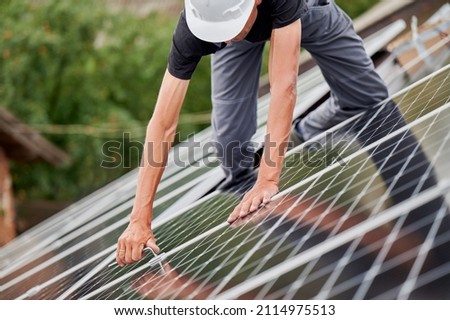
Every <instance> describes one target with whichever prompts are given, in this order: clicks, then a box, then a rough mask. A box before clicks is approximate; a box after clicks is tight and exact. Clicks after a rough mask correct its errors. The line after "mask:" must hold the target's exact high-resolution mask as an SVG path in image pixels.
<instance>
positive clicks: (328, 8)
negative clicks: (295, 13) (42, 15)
mask: <svg viewBox="0 0 450 320" xmlns="http://www.w3.org/2000/svg"><path fill="white" fill-rule="evenodd" d="M309 2H313V4H311V5H308V10H307V12H306V13H305V14H303V16H302V17H301V23H302V39H301V45H302V47H303V48H304V49H306V50H307V51H309V52H310V54H311V55H312V57H313V58H314V59H315V61H316V62H317V64H318V66H319V67H320V69H321V72H322V74H323V75H324V77H325V80H326V81H327V83H328V85H329V86H330V88H331V98H330V99H328V102H327V103H325V104H323V105H322V106H320V107H319V108H317V109H316V110H314V111H312V112H311V113H309V114H308V115H307V116H306V117H305V118H304V119H302V121H301V122H300V123H299V128H300V130H301V132H302V137H303V138H304V139H306V140H308V139H310V138H312V137H314V136H315V135H317V134H319V133H321V132H323V131H325V130H327V129H329V128H331V127H332V126H334V125H336V124H337V123H340V122H342V121H344V120H346V119H348V118H349V117H352V116H353V115H355V114H357V113H360V112H362V111H365V110H367V109H370V108H373V107H374V106H376V105H377V104H379V103H380V102H381V101H383V100H385V99H386V98H387V97H388V90H387V88H386V85H385V84H384V82H383V80H382V79H381V78H380V76H379V75H378V74H377V73H376V71H375V69H374V65H373V63H372V60H371V59H370V57H369V56H368V55H367V53H366V51H365V49H364V47H363V42H362V40H361V38H360V37H359V36H358V35H357V34H356V32H355V30H354V28H353V24H352V21H351V19H350V18H349V17H348V16H347V14H345V13H344V12H343V11H342V10H341V9H340V8H339V7H337V6H336V4H335V3H334V1H333V0H330V1H328V4H325V5H319V4H317V2H319V1H314V0H313V1H309ZM322 2H323V1H322ZM264 44H265V42H260V43H250V42H248V41H245V40H244V41H239V42H232V43H230V44H229V45H227V46H226V47H225V48H224V49H222V50H220V51H218V52H216V53H215V54H214V55H213V56H212V103H213V112H212V127H213V141H215V142H216V146H217V156H218V158H219V160H220V161H221V163H222V168H223V169H224V171H225V174H226V180H225V184H227V183H230V184H232V183H233V182H235V181H238V180H240V177H242V176H245V175H246V174H247V173H248V172H249V168H250V167H251V166H252V165H253V157H254V150H253V147H252V145H251V143H249V141H250V140H251V137H252V136H253V134H254V133H255V131H256V110H257V108H256V105H257V93H258V85H259V77H260V73H261V61H262V52H263V49H264ZM300 103H301V102H300Z"/></svg>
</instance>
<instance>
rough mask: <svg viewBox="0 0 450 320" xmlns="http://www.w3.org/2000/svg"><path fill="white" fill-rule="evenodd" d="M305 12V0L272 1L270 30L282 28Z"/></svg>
mask: <svg viewBox="0 0 450 320" xmlns="http://www.w3.org/2000/svg"><path fill="white" fill-rule="evenodd" d="M306 11H307V6H306V1H305V0H272V28H273V29H277V28H282V27H285V26H287V25H290V24H291V23H293V22H294V21H296V20H298V19H300V17H301V15H302V14H303V13H305V12H306Z"/></svg>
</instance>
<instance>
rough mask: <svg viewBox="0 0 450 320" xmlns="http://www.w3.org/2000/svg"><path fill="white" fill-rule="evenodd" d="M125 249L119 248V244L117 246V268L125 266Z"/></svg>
mask: <svg viewBox="0 0 450 320" xmlns="http://www.w3.org/2000/svg"><path fill="white" fill-rule="evenodd" d="M125 251H126V250H125V247H124V246H121V245H120V243H119V244H118V245H117V251H116V262H117V264H118V265H119V266H121V267H123V266H124V265H125Z"/></svg>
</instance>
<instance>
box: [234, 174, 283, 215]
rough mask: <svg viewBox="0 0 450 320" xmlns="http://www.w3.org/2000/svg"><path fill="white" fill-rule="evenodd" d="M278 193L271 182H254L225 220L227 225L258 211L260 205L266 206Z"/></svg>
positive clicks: (276, 187) (276, 186)
mask: <svg viewBox="0 0 450 320" xmlns="http://www.w3.org/2000/svg"><path fill="white" fill-rule="evenodd" d="M277 193H278V184H277V183H275V182H273V181H259V180H258V181H256V184H255V185H254V186H253V188H252V189H251V190H250V191H249V192H247V193H246V194H245V196H244V198H243V199H242V201H241V202H240V203H239V205H238V206H237V207H236V208H235V209H234V210H233V212H232V213H231V214H230V216H229V217H228V219H227V222H228V223H230V224H231V223H233V222H234V221H236V220H237V219H239V218H243V217H245V216H247V215H248V214H250V213H252V212H254V211H256V210H258V208H259V207H260V205H263V206H264V205H266V204H268V203H269V202H270V199H271V198H272V197H273V196H274V195H276V194H277Z"/></svg>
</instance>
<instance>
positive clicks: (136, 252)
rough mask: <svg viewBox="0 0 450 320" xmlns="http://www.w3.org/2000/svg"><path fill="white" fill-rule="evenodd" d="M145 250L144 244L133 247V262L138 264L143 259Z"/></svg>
mask: <svg viewBox="0 0 450 320" xmlns="http://www.w3.org/2000/svg"><path fill="white" fill-rule="evenodd" d="M143 249H144V244H143V243H141V244H139V245H137V246H133V247H131V250H130V251H131V261H132V262H136V261H139V260H141V259H142V250H143Z"/></svg>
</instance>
